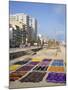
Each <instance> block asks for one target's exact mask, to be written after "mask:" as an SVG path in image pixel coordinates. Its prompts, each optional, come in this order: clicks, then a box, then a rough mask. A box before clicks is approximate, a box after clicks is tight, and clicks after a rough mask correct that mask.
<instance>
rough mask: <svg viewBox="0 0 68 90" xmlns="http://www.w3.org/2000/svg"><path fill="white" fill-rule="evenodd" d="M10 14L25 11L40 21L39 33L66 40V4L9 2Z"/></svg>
mask: <svg viewBox="0 0 68 90" xmlns="http://www.w3.org/2000/svg"><path fill="white" fill-rule="evenodd" d="M9 11H10V14H16V13H25V14H28V15H30V16H32V17H34V18H36V19H37V21H38V34H41V35H42V36H43V37H45V36H48V37H50V38H55V39H58V40H64V41H65V22H66V19H65V18H66V6H65V5H64V4H48V3H32V2H19V1H10V2H9Z"/></svg>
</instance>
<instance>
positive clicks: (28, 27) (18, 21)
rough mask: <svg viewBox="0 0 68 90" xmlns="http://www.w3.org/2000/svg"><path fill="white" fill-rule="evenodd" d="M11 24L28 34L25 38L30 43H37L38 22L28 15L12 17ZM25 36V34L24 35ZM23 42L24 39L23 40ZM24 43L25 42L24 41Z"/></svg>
mask: <svg viewBox="0 0 68 90" xmlns="http://www.w3.org/2000/svg"><path fill="white" fill-rule="evenodd" d="M9 22H10V24H11V25H12V26H18V27H19V28H20V29H21V30H22V31H24V32H26V33H25V34H26V35H22V36H26V37H25V38H27V41H28V43H31V42H32V41H33V42H35V41H36V39H37V20H36V19H35V18H32V17H31V16H29V15H27V14H24V13H22V14H14V15H10V21H9ZM23 34H24V33H23ZM22 40H23V38H22ZM22 42H23V41H22Z"/></svg>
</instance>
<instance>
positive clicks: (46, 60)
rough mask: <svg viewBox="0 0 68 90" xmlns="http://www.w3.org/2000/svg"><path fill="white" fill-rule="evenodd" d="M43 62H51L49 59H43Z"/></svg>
mask: <svg viewBox="0 0 68 90" xmlns="http://www.w3.org/2000/svg"><path fill="white" fill-rule="evenodd" d="M43 61H49V62H50V61H51V59H43Z"/></svg>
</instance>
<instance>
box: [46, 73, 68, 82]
mask: <svg viewBox="0 0 68 90" xmlns="http://www.w3.org/2000/svg"><path fill="white" fill-rule="evenodd" d="M46 81H47V82H53V83H65V82H66V74H65V73H54V72H51V73H49V74H48V76H47V78H46Z"/></svg>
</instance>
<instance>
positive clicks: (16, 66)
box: [9, 65, 21, 71]
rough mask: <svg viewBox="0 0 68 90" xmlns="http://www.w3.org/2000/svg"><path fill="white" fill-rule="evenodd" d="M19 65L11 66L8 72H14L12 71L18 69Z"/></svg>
mask: <svg viewBox="0 0 68 90" xmlns="http://www.w3.org/2000/svg"><path fill="white" fill-rule="evenodd" d="M20 66H21V65H11V66H10V67H9V70H11V71H14V70H16V69H17V68H18V67H20Z"/></svg>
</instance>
